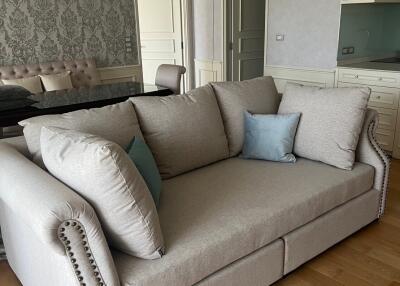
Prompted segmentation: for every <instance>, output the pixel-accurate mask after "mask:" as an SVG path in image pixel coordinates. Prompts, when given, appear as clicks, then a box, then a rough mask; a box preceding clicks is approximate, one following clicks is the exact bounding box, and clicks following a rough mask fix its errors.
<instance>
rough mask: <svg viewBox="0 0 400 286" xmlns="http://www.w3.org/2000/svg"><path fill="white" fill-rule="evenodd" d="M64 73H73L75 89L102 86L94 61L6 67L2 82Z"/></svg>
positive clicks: (1, 75)
mask: <svg viewBox="0 0 400 286" xmlns="http://www.w3.org/2000/svg"><path fill="white" fill-rule="evenodd" d="M64 71H71V81H72V85H73V86H74V87H82V86H91V85H98V84H100V78H99V75H98V73H97V68H96V62H95V60H94V59H84V60H73V61H59V62H51V63H44V64H29V65H17V66H4V67H0V80H1V79H16V78H26V77H32V76H36V75H39V74H56V73H61V72H64Z"/></svg>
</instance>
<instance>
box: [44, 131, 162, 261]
mask: <svg viewBox="0 0 400 286" xmlns="http://www.w3.org/2000/svg"><path fill="white" fill-rule="evenodd" d="M40 142H41V149H42V155H43V160H44V163H45V165H46V168H47V169H48V170H49V172H50V173H51V174H52V175H53V176H55V177H56V178H57V179H59V180H60V181H62V182H63V183H65V184H66V185H68V186H69V187H71V188H72V189H73V190H75V191H76V192H77V193H79V194H80V195H81V196H82V197H84V198H85V199H86V200H87V201H88V202H89V203H90V204H91V205H92V206H93V207H94V209H95V210H96V213H97V215H98V216H99V219H100V221H101V224H102V227H103V229H104V232H105V234H106V236H107V239H108V241H109V242H110V244H111V245H112V246H113V247H115V248H117V249H119V250H121V251H123V252H125V253H128V254H130V255H133V256H136V257H139V258H143V259H156V258H160V257H161V256H162V254H163V252H164V250H163V249H164V242H163V237H162V233H161V227H160V223H159V219H158V215H157V210H156V207H155V204H154V201H153V199H152V198H151V194H150V192H149V190H148V188H147V186H146V183H145V182H144V180H143V178H142V176H141V175H140V174H139V172H138V170H137V169H136V167H135V165H134V164H133V162H132V161H131V160H130V158H129V157H128V155H127V154H126V152H125V150H123V149H122V148H121V147H120V146H119V145H118V144H116V143H113V142H111V141H108V140H105V139H102V138H101V137H98V136H95V135H90V134H87V133H82V132H78V131H74V130H67V129H61V128H56V127H43V128H42V132H41V138H40Z"/></svg>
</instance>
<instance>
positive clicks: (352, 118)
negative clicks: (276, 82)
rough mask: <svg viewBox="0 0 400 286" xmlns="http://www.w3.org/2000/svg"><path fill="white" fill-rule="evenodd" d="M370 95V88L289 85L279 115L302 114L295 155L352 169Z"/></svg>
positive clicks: (295, 144)
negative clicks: (324, 87)
mask: <svg viewBox="0 0 400 286" xmlns="http://www.w3.org/2000/svg"><path fill="white" fill-rule="evenodd" d="M370 93H371V91H370V89H369V88H327V89H323V88H319V87H308V86H302V85H297V84H288V85H287V87H286V91H285V93H284V95H283V98H282V101H281V105H280V107H279V114H287V113H296V112H300V113H301V119H300V122H299V126H298V129H297V134H296V138H295V143H294V153H295V154H296V155H298V156H300V157H303V158H308V159H311V160H316V161H321V162H324V163H326V164H329V165H332V166H335V167H338V168H341V169H346V170H351V169H352V168H353V165H354V160H355V151H356V148H357V144H358V139H359V136H360V133H361V129H362V126H363V122H364V117H365V113H366V110H367V105H368V100H369V96H370Z"/></svg>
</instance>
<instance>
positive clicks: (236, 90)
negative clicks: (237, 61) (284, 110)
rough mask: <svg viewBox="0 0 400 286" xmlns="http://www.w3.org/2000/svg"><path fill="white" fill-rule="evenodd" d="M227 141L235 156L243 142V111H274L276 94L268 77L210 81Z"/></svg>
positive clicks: (272, 112) (276, 106)
mask: <svg viewBox="0 0 400 286" xmlns="http://www.w3.org/2000/svg"><path fill="white" fill-rule="evenodd" d="M212 86H213V88H214V91H215V95H216V97H217V100H218V104H219V106H220V109H221V113H222V118H223V120H224V125H225V129H226V133H227V137H228V142H229V154H230V156H236V155H238V154H239V153H240V152H241V151H242V148H243V142H244V113H245V111H248V112H250V113H253V114H276V113H277V112H278V107H279V101H280V98H279V95H278V91H277V90H276V87H275V83H274V80H273V79H272V77H260V78H256V79H251V80H245V81H240V82H218V83H212Z"/></svg>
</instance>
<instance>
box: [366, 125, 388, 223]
mask: <svg viewBox="0 0 400 286" xmlns="http://www.w3.org/2000/svg"><path fill="white" fill-rule="evenodd" d="M377 128H378V118H377V117H376V118H375V119H374V120H372V121H371V123H370V124H369V126H368V140H369V143H370V144H371V146H372V147H373V148H374V149H375V151H376V153H377V154H378V155H379V157H380V159H381V160H382V163H383V165H384V166H385V168H384V174H383V176H384V179H383V180H382V189H381V190H380V191H381V193H380V207H379V210H378V218H380V217H382V216H383V214H384V213H385V208H386V201H387V195H388V186H389V170H390V159H389V157H388V156H387V155H386V154H385V152H384V151H383V150H382V148H381V147H380V146H379V143H378V141H377V140H376V138H375V134H376V129H377Z"/></svg>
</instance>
